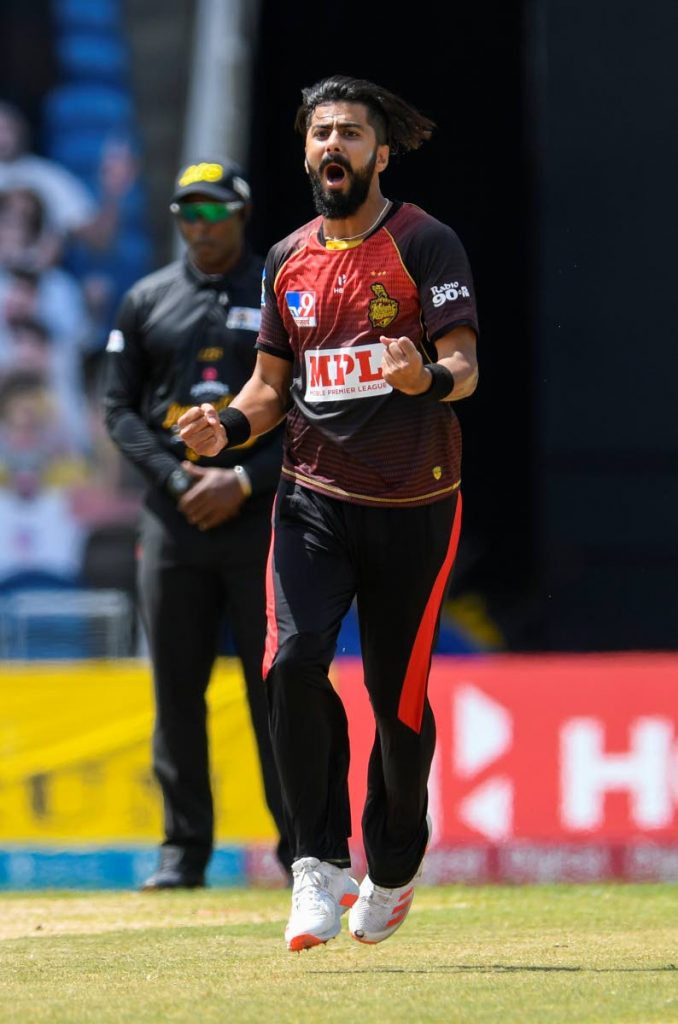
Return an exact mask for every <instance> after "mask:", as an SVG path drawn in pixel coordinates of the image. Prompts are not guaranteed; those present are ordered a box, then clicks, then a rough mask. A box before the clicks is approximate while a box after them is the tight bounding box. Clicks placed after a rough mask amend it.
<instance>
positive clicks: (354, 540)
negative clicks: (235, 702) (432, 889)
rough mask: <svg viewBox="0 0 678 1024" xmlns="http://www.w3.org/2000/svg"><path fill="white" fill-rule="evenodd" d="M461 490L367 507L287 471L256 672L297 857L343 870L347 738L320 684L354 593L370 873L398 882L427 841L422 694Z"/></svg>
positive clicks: (427, 736)
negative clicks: (261, 679) (368, 719)
mask: <svg viewBox="0 0 678 1024" xmlns="http://www.w3.org/2000/svg"><path fill="white" fill-rule="evenodd" d="M460 521H461V497H460V496H457V495H454V496H452V497H449V498H445V499H444V500H442V501H439V502H436V503H434V504H432V505H427V506H423V507H420V508H408V509H402V508H367V507H364V506H359V505H351V504H348V503H347V502H343V501H337V500H335V499H333V498H328V497H326V496H324V495H320V494H317V493H315V492H313V491H311V490H309V489H308V488H304V487H300V486H298V485H296V484H294V483H292V482H288V481H285V480H283V481H282V483H281V485H280V487H279V490H278V495H277V499H276V505H275V516H274V537H273V545H272V557H271V560H270V566H269V577H268V580H267V586H268V594H269V602H268V609H267V611H268V637H267V654H266V661H265V674H266V682H267V690H268V697H269V704H270V708H271V729H272V737H273V746H274V750H275V755H276V760H277V762H278V769H279V772H280V778H281V782H282V787H283V797H284V803H285V813H286V816H287V821H288V826H287V827H288V834H289V835H290V837H291V841H292V844H293V853H294V855H295V857H302V856H314V857H318V858H320V859H321V860H327V861H331V862H333V863H335V864H338V865H340V866H344V867H347V866H349V863H350V860H349V848H348V839H349V836H350V834H351V814H350V806H349V796H348V769H349V758H350V750H349V738H348V723H347V719H346V713H345V710H344V706H343V703H342V701H341V699H340V697H339V695H338V693H337V692H336V690H335V689H334V687H333V686H332V684H331V682H330V679H329V669H330V665H331V662H332V660H333V658H334V655H335V652H336V642H337V635H338V633H339V629H340V627H341V622H342V619H343V618H344V616H345V615H346V613H347V612H348V610H349V608H350V606H351V603H352V601H353V599H354V598H356V599H357V613H358V620H359V628H360V641H361V649H362V658H363V666H364V681H365V686H366V687H367V691H368V693H369V697H370V702H371V705H372V710H373V712H374V719H375V736H374V744H373V747H372V751H371V755H370V760H369V769H368V780H367V798H366V802H365V807H364V810H363V815H362V829H363V840H364V845H365V852H366V857H367V865H368V871H369V875H370V878H371V879H372V881H373V882H375V883H376V884H377V885H383V886H388V887H395V886H399V885H404V884H405V883H406V882H408V881H409V880H410V879H411V878H412V877H413V875H414V874H415V872H416V870H417V868H418V866H419V863H420V861H421V858H422V856H423V853H424V850H425V848H426V843H427V839H428V832H427V827H426V811H427V803H428V790H427V785H428V776H429V772H430V767H431V761H432V759H433V753H434V748H435V723H434V718H433V713H432V711H431V707H430V704H429V702H428V698H427V695H426V691H427V684H428V675H429V671H430V666H431V655H432V651H433V647H434V644H435V639H436V636H437V631H438V626H439V622H440V610H441V607H442V601H443V598H444V596H445V590H446V587H447V583H448V579H449V574H450V571H451V568H452V564H453V561H454V556H455V553H456V547H457V540H458V536H459V529H460Z"/></svg>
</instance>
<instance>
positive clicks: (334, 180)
mask: <svg viewBox="0 0 678 1024" xmlns="http://www.w3.org/2000/svg"><path fill="white" fill-rule="evenodd" d="M345 180H346V168H345V167H342V166H341V164H335V163H332V164H328V165H327V167H326V168H325V181H326V182H327V184H328V185H329V186H330V187H331V188H332V187H336V186H337V185H342V184H343V183H344V181H345Z"/></svg>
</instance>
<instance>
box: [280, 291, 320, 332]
mask: <svg viewBox="0 0 678 1024" xmlns="http://www.w3.org/2000/svg"><path fill="white" fill-rule="evenodd" d="M285 302H286V303H287V308H288V309H289V311H290V313H291V314H292V319H293V320H294V322H295V324H296V325H297V327H315V326H316V324H317V320H316V298H315V292H285Z"/></svg>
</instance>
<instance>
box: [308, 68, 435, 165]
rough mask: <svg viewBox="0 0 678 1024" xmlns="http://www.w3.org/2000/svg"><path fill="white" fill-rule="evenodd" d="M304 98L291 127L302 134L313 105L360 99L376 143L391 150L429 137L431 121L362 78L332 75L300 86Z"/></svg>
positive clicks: (410, 146)
mask: <svg viewBox="0 0 678 1024" xmlns="http://www.w3.org/2000/svg"><path fill="white" fill-rule="evenodd" d="M301 95H302V98H303V102H302V104H301V106H300V107H299V108H298V110H297V114H296V118H295V121H294V127H295V129H296V131H298V132H300V133H301V134H302V135H305V134H306V132H307V130H308V126H309V124H310V122H311V118H312V116H313V111H314V110H315V108H316V107H318V106H320V105H321V104H323V103H337V102H340V101H343V102H345V103H362V104H364V105H365V107H367V120H368V122H369V124H370V125H371V126H372V127H373V128H374V130H375V132H376V135H377V142H378V144H379V145H388V146H390V147H391V150H392V152H393V153H398V152H400V151H403V150H410V149H418V148H419V146H421V144H422V142H425V141H426V140H427V139H430V138H431V134H432V132H433V129H434V128H435V127H436V124H435V122H434V121H431V119H430V118H428V117H425V116H424V115H423V114H420V113H419V111H418V110H415V108H414V107H412V106H410V104H409V103H406V102H405V100H402V99H400V97H399V96H396V95H395V94H394V93H392V92H389V91H388V89H383V88H382V87H381V86H380V85H375V84H374V82H369V81H367V79H365V78H351V77H350V76H349V75H332V76H331V77H330V78H323V79H322V80H321V81H320V82H316V83H315V85H311V86H309V87H308V88H306V89H302V90H301Z"/></svg>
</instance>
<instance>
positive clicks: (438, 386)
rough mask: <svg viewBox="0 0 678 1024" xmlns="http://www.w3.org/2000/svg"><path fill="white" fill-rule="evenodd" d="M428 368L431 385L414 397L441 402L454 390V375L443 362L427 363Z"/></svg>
mask: <svg viewBox="0 0 678 1024" xmlns="http://www.w3.org/2000/svg"><path fill="white" fill-rule="evenodd" d="M426 369H427V370H428V372H429V373H430V374H431V385H430V387H429V388H427V390H426V391H420V392H419V394H418V395H414V396H413V397H414V398H430V399H431V400H432V401H433V402H440V401H442V399H443V398H447V396H448V395H450V394H451V393H452V391H453V390H454V377H453V375H452V374H451V373H450V371H449V370H448V369H447V367H446V366H443V364H442V363H427V364H426Z"/></svg>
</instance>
